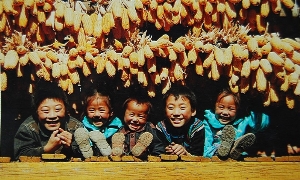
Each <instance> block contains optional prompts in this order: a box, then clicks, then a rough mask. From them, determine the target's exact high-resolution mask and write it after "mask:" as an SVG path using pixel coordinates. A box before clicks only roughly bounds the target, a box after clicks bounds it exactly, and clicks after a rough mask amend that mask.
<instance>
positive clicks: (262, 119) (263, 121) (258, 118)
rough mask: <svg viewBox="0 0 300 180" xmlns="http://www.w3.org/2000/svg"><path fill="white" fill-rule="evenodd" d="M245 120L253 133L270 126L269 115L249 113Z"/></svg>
mask: <svg viewBox="0 0 300 180" xmlns="http://www.w3.org/2000/svg"><path fill="white" fill-rule="evenodd" d="M245 118H246V121H247V122H248V124H249V126H250V127H251V129H252V130H253V131H254V132H259V131H262V130H265V129H266V128H267V127H268V126H269V124H270V117H269V115H267V114H264V113H260V112H253V111H251V113H250V115H249V116H248V117H245Z"/></svg>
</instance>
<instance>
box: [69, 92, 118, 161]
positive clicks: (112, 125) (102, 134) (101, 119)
mask: <svg viewBox="0 0 300 180" xmlns="http://www.w3.org/2000/svg"><path fill="white" fill-rule="evenodd" d="M110 101H111V99H110V97H109V95H108V94H107V93H106V92H104V91H100V90H98V89H92V90H90V91H88V92H87V93H86V97H85V100H84V106H85V107H84V115H83V116H84V117H83V120H82V122H83V125H84V128H79V129H77V130H76V131H75V134H74V136H75V140H76V142H77V143H78V144H79V148H80V150H81V152H82V154H83V156H84V157H85V158H89V157H91V156H93V155H94V156H100V155H103V156H108V155H110V154H111V147H110V145H109V144H110V142H111V137H112V135H113V134H114V133H116V132H117V131H118V130H119V129H120V128H121V127H122V126H123V123H122V121H121V120H120V119H119V118H118V117H114V116H113V110H112V105H111V102H110Z"/></svg>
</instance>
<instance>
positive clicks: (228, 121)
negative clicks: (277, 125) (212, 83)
mask: <svg viewBox="0 0 300 180" xmlns="http://www.w3.org/2000/svg"><path fill="white" fill-rule="evenodd" d="M239 105H240V96H239V94H235V93H232V92H231V91H230V90H228V89H224V90H223V91H222V92H220V93H219V95H218V96H217V100H216V103H215V110H214V111H213V110H205V114H204V119H205V120H204V126H205V146H204V154H203V156H205V157H212V156H213V155H218V156H219V157H220V158H226V157H228V155H229V157H230V158H232V159H239V158H240V156H241V155H242V153H243V152H244V151H245V150H246V149H247V148H248V147H250V146H251V145H252V144H253V143H254V141H255V135H254V134H253V133H255V132H258V131H261V130H263V129H265V128H266V127H267V126H268V124H269V116H268V115H266V114H264V113H254V112H252V111H251V112H250V115H249V116H246V117H242V118H236V117H237V112H238V110H239Z"/></svg>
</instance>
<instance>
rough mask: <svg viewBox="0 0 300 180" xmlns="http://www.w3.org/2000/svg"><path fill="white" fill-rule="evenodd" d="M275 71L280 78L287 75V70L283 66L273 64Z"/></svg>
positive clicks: (282, 78)
mask: <svg viewBox="0 0 300 180" xmlns="http://www.w3.org/2000/svg"><path fill="white" fill-rule="evenodd" d="M273 72H274V74H275V75H276V77H277V78H278V79H279V80H282V81H283V80H284V79H285V76H286V71H285V69H284V67H282V66H273Z"/></svg>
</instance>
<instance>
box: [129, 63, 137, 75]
mask: <svg viewBox="0 0 300 180" xmlns="http://www.w3.org/2000/svg"><path fill="white" fill-rule="evenodd" d="M129 70H130V73H131V74H132V75H137V73H138V65H137V63H132V62H130V67H129Z"/></svg>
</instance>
